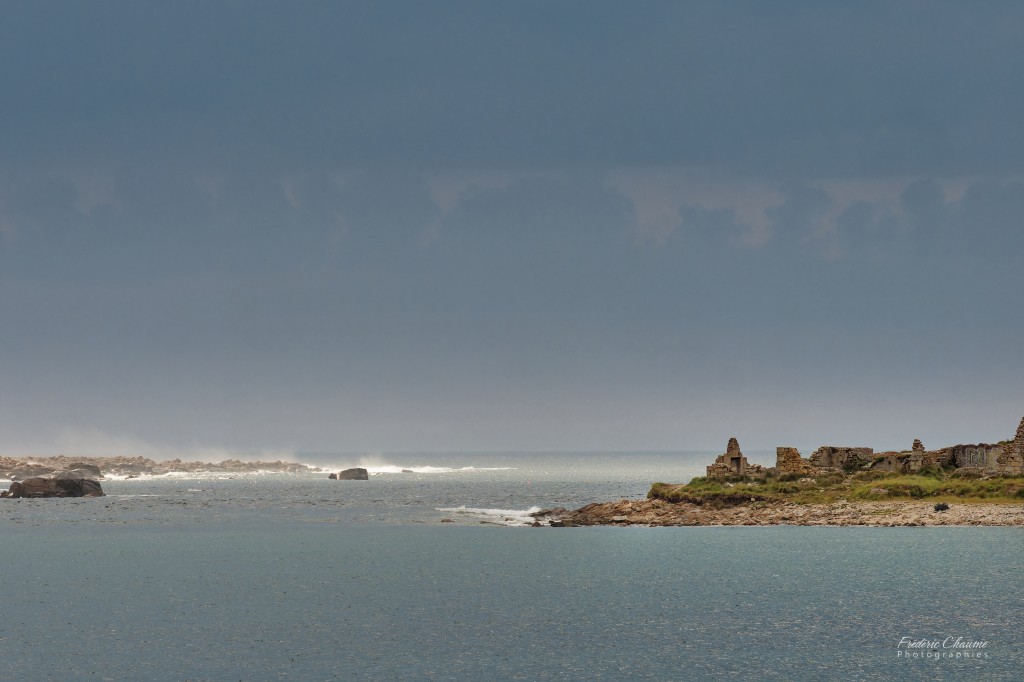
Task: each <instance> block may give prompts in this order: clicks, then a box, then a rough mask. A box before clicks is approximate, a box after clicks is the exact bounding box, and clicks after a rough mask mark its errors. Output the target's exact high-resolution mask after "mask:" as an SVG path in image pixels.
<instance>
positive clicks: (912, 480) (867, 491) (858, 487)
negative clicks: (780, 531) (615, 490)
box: [647, 468, 1024, 508]
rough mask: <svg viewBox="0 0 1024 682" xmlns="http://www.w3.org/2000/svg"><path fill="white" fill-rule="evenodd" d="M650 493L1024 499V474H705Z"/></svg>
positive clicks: (678, 497)
mask: <svg viewBox="0 0 1024 682" xmlns="http://www.w3.org/2000/svg"><path fill="white" fill-rule="evenodd" d="M647 497H648V498H651V499H660V500H665V501H667V502H687V503H690V504H697V505H701V506H710V507H714V508H720V507H733V506H738V505H745V504H751V503H755V502H766V503H772V502H795V503H797V504H827V503H831V502H838V501H840V500H844V499H850V500H923V499H927V500H933V501H935V502H953V501H957V502H972V501H973V502H1015V503H1024V476H994V477H982V478H968V477H960V476H955V475H950V474H949V472H945V471H943V470H942V469H939V468H935V469H932V470H930V471H927V472H926V475H907V474H898V473H891V472H890V473H887V472H879V471H860V472H857V473H855V474H853V475H851V476H844V475H843V474H837V473H829V474H822V475H820V476H814V477H812V476H804V477H800V478H793V477H789V476H784V477H779V478H767V479H758V480H750V479H747V480H742V479H737V480H734V481H729V480H722V479H716V478H704V477H702V478H695V479H693V480H692V481H691V482H690V483H687V484H684V485H679V484H671V483H655V484H654V485H652V486H651V489H650V491H649V492H648V493H647Z"/></svg>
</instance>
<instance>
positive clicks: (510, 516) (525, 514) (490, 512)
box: [437, 505, 540, 526]
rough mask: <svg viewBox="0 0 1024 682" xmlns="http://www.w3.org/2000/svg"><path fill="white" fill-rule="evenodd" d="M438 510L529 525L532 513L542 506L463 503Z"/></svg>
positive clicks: (500, 521) (498, 521)
mask: <svg viewBox="0 0 1024 682" xmlns="http://www.w3.org/2000/svg"><path fill="white" fill-rule="evenodd" d="M437 511H439V512H449V513H452V514H459V515H462V516H468V517H470V518H478V519H480V520H481V521H488V522H491V523H500V524H505V525H508V526H528V525H530V524H531V523H533V521H534V519H533V517H532V516H530V514H533V513H535V512H539V511H540V507H530V508H529V509H484V508H479V507H467V506H466V505H462V506H459V507H439V508H438V509H437Z"/></svg>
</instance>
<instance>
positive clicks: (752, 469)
mask: <svg viewBox="0 0 1024 682" xmlns="http://www.w3.org/2000/svg"><path fill="white" fill-rule="evenodd" d="M707 471H708V473H707V476H708V478H731V477H733V476H764V475H765V474H766V473H767V470H766V469H765V468H764V467H763V466H761V465H760V464H750V463H749V462H747V458H746V457H744V456H743V453H742V452H740V442H739V441H738V440H736V439H735V438H730V439H729V444H728V445H727V446H726V448H725V454H723V455H719V456H718V457H716V458H715V461H714V463H712V464H711V465H709V466H708V469H707Z"/></svg>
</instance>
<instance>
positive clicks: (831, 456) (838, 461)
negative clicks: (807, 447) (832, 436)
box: [810, 445, 875, 471]
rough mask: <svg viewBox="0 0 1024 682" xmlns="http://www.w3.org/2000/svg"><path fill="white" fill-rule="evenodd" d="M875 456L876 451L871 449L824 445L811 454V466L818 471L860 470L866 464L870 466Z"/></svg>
mask: <svg viewBox="0 0 1024 682" xmlns="http://www.w3.org/2000/svg"><path fill="white" fill-rule="evenodd" d="M874 455H875V451H874V450H873V449H871V448H850V447H837V446H835V445H822V446H821V447H820V448H818V449H817V450H815V451H814V452H812V453H811V459H810V462H811V466H813V467H815V468H816V469H832V470H835V471H847V470H849V469H859V468H861V467H863V466H864V465H865V464H870V463H871V460H872V459H873V458H874Z"/></svg>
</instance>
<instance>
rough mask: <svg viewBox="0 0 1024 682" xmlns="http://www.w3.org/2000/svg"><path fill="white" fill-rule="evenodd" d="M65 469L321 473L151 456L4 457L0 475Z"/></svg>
mask: <svg viewBox="0 0 1024 682" xmlns="http://www.w3.org/2000/svg"><path fill="white" fill-rule="evenodd" d="M62 471H82V472H87V473H88V474H89V476H88V477H89V478H94V479H97V480H101V479H103V478H104V477H105V476H117V477H127V478H132V477H135V476H160V475H164V474H170V473H199V472H219V473H254V472H257V471H272V472H276V473H296V474H297V473H307V472H319V471H321V469H320V468H318V467H310V466H307V465H305V464H298V463H296V462H282V461H281V460H277V461H276V462H259V461H257V462H242V461H240V460H237V459H226V460H224V461H222V462H192V461H182V460H180V459H171V460H164V461H159V462H158V461H156V460H153V459H150V458H148V457H123V456H121V457H65V456H54V457H32V458H23V459H18V458H13V457H0V478H4V479H7V480H10V481H17V480H19V479H23V478H31V477H36V476H49V475H51V474H55V473H57V472H62Z"/></svg>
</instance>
